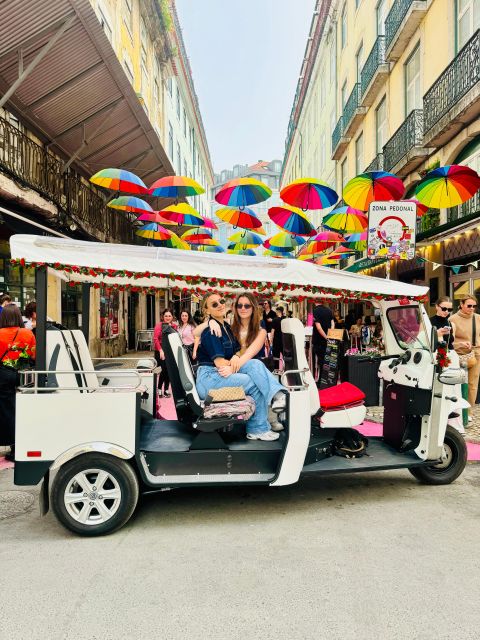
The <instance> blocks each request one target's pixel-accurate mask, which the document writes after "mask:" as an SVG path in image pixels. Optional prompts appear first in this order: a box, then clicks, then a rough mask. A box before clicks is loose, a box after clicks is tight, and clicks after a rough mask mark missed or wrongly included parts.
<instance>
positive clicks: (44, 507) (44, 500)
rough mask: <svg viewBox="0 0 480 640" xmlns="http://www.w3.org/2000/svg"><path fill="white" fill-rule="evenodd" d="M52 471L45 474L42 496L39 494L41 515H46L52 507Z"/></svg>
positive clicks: (41, 489)
mask: <svg viewBox="0 0 480 640" xmlns="http://www.w3.org/2000/svg"><path fill="white" fill-rule="evenodd" d="M49 488H50V471H47V473H46V474H45V475H44V476H43V480H42V484H41V487H40V496H39V506H40V515H41V516H46V515H47V513H48V511H49V509H50V495H49Z"/></svg>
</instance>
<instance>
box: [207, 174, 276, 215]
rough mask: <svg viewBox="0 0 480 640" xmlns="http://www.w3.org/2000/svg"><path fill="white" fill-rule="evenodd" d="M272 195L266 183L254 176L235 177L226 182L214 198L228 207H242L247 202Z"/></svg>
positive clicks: (253, 201)
mask: <svg viewBox="0 0 480 640" xmlns="http://www.w3.org/2000/svg"><path fill="white" fill-rule="evenodd" d="M271 195H272V190H271V189H270V188H269V187H267V185H266V184H263V182H260V180H255V178H235V179H234V180H230V181H229V182H227V183H226V184H225V185H224V186H223V187H222V188H221V189H220V191H219V192H218V193H217V194H216V196H215V200H216V201H217V202H218V203H219V204H224V205H226V206H228V207H240V209H243V208H244V207H246V206H247V205H249V204H257V203H258V202H263V201H264V200H266V199H267V198H269V197H270V196H271Z"/></svg>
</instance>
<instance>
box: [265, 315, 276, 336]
mask: <svg viewBox="0 0 480 640" xmlns="http://www.w3.org/2000/svg"><path fill="white" fill-rule="evenodd" d="M276 317H277V314H276V313H275V311H274V310H273V309H270V311H269V312H268V313H265V311H264V312H263V322H264V323H265V329H266V331H267V333H270V331H271V330H272V326H273V321H274V320H275V318H276Z"/></svg>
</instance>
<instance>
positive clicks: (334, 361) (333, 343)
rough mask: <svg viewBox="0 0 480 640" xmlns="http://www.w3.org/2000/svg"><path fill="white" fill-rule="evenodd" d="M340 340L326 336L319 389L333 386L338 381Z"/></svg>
mask: <svg viewBox="0 0 480 640" xmlns="http://www.w3.org/2000/svg"><path fill="white" fill-rule="evenodd" d="M340 345H341V342H340V340H334V339H333V338H327V350H326V351H325V360H324V361H323V368H322V373H321V378H320V389H325V387H333V386H335V385H336V384H337V381H338V364H339V360H340Z"/></svg>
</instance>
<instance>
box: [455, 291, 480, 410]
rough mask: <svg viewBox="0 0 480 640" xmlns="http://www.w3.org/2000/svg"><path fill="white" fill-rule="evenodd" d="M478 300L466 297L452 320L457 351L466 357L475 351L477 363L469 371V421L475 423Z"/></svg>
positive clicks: (479, 347)
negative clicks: (473, 415) (473, 414)
mask: <svg viewBox="0 0 480 640" xmlns="http://www.w3.org/2000/svg"><path fill="white" fill-rule="evenodd" d="M476 308H477V300H476V299H475V298H474V297H473V296H468V295H466V296H464V297H463V298H461V300H460V309H459V310H458V311H457V313H454V314H453V316H452V317H451V318H450V321H451V323H452V325H454V327H455V341H454V347H455V351H456V352H457V353H458V354H459V355H465V354H467V353H470V352H471V351H473V353H474V355H475V362H474V365H473V366H472V367H470V369H468V402H469V403H470V409H469V410H468V421H469V422H473V417H472V409H473V407H474V406H475V403H476V400H477V393H478V379H479V378H480V315H479V314H478V313H475V309H476Z"/></svg>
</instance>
